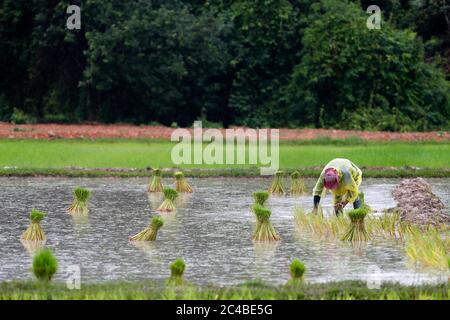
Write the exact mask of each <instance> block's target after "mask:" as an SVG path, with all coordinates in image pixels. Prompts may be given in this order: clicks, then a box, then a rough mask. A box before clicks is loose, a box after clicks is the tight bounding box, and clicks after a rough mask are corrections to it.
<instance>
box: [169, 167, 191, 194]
mask: <svg viewBox="0 0 450 320" xmlns="http://www.w3.org/2000/svg"><path fill="white" fill-rule="evenodd" d="M173 175H174V177H175V190H177V191H178V192H181V193H191V192H192V188H191V186H190V185H189V183H187V181H186V179H185V178H184V174H183V172H181V171H178V172H175V173H174V174H173Z"/></svg>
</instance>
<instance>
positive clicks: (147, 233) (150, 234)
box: [130, 216, 164, 241]
mask: <svg viewBox="0 0 450 320" xmlns="http://www.w3.org/2000/svg"><path fill="white" fill-rule="evenodd" d="M163 225H164V221H163V219H162V218H161V217H157V216H155V217H153V218H152V221H151V222H150V225H149V226H148V227H147V228H145V229H144V230H142V231H141V232H139V233H138V234H136V235H134V236H132V237H130V240H131V241H155V240H156V235H157V234H158V230H159V229H160V228H161V227H162V226H163Z"/></svg>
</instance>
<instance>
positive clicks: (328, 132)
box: [0, 123, 450, 141]
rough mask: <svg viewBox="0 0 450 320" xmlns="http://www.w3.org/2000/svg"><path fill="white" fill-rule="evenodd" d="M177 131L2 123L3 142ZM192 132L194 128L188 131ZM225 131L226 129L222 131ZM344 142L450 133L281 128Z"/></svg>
mask: <svg viewBox="0 0 450 320" xmlns="http://www.w3.org/2000/svg"><path fill="white" fill-rule="evenodd" d="M173 130H174V129H172V128H168V127H162V126H133V125H122V124H114V125H102V124H94V125H89V124H82V125H75V124H68V125H61V124H34V125H28V124H27V125H14V124H10V123H0V139H116V138H122V139H142V138H145V139H165V140H169V139H170V136H171V134H172V132H173ZM188 130H190V131H192V129H188ZM221 130H222V131H223V129H221ZM323 137H327V138H331V139H345V138H354V137H358V138H361V139H364V140H376V141H391V140H401V141H450V133H449V132H407V133H400V132H370V131H348V130H332V129H280V139H281V140H311V139H317V138H323Z"/></svg>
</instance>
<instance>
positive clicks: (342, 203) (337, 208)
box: [334, 202, 347, 211]
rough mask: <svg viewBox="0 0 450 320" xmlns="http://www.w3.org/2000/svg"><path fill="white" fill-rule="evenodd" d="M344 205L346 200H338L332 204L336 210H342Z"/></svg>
mask: <svg viewBox="0 0 450 320" xmlns="http://www.w3.org/2000/svg"><path fill="white" fill-rule="evenodd" d="M346 205H347V202H338V203H336V204H335V205H334V209H335V210H336V211H342V210H343V209H344V207H345V206H346Z"/></svg>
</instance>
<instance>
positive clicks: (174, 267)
mask: <svg viewBox="0 0 450 320" xmlns="http://www.w3.org/2000/svg"><path fill="white" fill-rule="evenodd" d="M185 269H186V264H185V263H184V260H183V259H181V258H178V259H177V260H175V261H174V262H173V263H172V264H171V265H170V278H169V280H168V284H171V285H182V284H183V282H184V279H183V274H184V270H185Z"/></svg>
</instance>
